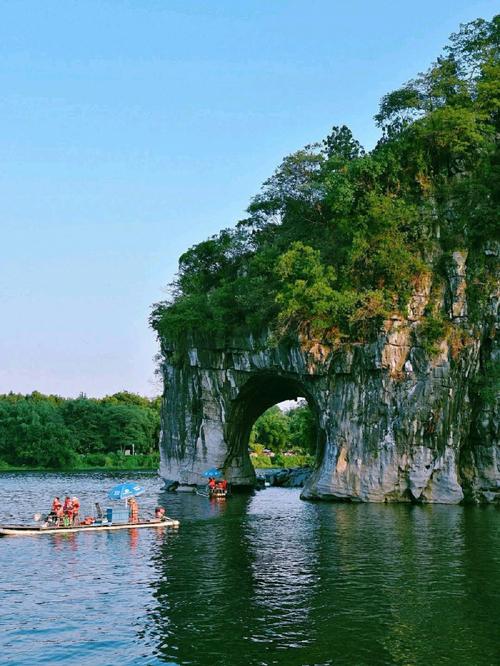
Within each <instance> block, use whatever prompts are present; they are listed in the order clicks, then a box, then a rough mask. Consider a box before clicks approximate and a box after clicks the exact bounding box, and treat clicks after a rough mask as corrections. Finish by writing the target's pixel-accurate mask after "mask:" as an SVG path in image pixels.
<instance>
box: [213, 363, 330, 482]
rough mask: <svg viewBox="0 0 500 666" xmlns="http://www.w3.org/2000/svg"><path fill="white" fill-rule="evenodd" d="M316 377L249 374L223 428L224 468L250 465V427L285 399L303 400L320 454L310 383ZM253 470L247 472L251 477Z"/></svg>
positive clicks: (321, 439)
mask: <svg viewBox="0 0 500 666" xmlns="http://www.w3.org/2000/svg"><path fill="white" fill-rule="evenodd" d="M314 383H315V378H311V377H310V376H306V377H301V376H299V375H292V374H283V373H281V372H273V371H262V372H255V373H252V374H251V376H250V377H249V379H248V380H247V381H246V383H245V384H243V385H242V387H241V389H240V391H239V393H238V395H237V397H236V398H235V399H234V400H233V401H231V405H230V410H229V413H228V416H227V420H226V425H225V441H226V442H227V451H228V454H227V458H226V461H225V465H224V466H225V468H226V469H227V470H228V471H229V470H231V469H233V467H234V468H236V469H239V468H242V467H244V466H247V465H248V464H250V465H251V463H250V460H249V457H248V441H249V438H250V432H251V430H252V426H253V424H254V423H255V421H256V420H257V418H258V417H259V416H260V415H261V414H263V413H264V412H265V411H266V410H267V409H269V408H270V407H272V406H273V405H275V404H277V403H279V402H283V401H284V400H296V399H297V398H305V399H306V401H307V404H308V405H309V407H310V409H311V410H312V412H313V414H314V416H315V418H316V423H317V426H318V427H317V432H318V443H317V447H316V450H317V451H318V455H319V452H320V451H321V448H322V447H321V445H322V443H323V442H324V432H323V430H322V429H321V425H320V418H319V417H320V409H319V406H318V404H317V401H316V397H315V391H314V389H313V387H312V386H309V385H310V384H314ZM252 472H253V470H251V471H250V475H251V474H252Z"/></svg>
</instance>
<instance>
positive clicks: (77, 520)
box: [71, 497, 80, 525]
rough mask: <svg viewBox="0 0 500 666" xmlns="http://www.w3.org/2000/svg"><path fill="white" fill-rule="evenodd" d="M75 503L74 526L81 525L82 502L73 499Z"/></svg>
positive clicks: (76, 498) (75, 498)
mask: <svg viewBox="0 0 500 666" xmlns="http://www.w3.org/2000/svg"><path fill="white" fill-rule="evenodd" d="M71 501H72V503H73V525H79V524H80V500H79V499H78V497H73V499H72V500H71Z"/></svg>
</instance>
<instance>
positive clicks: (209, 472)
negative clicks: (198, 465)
mask: <svg viewBox="0 0 500 666" xmlns="http://www.w3.org/2000/svg"><path fill="white" fill-rule="evenodd" d="M203 476H204V477H205V478H206V479H209V478H210V477H212V478H213V479H216V478H218V477H220V476H223V474H222V472H221V471H220V469H217V467H211V468H210V469H207V471H206V472H203Z"/></svg>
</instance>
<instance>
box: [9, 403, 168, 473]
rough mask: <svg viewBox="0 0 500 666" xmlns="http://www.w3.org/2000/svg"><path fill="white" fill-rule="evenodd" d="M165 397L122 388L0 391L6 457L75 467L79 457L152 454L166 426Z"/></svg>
mask: <svg viewBox="0 0 500 666" xmlns="http://www.w3.org/2000/svg"><path fill="white" fill-rule="evenodd" d="M159 411H160V403H159V399H158V398H156V399H154V400H150V399H148V398H143V397H142V396H139V395H136V394H134V393H128V392H121V393H115V394H114V395H112V396H107V397H105V398H102V399H95V398H86V397H84V396H81V397H79V398H76V399H64V398H60V397H59V396H53V395H50V396H45V395H42V394H41V393H38V392H37V391H35V392H33V393H32V394H30V395H19V394H12V393H11V394H9V395H0V460H3V461H4V462H5V463H7V464H10V465H21V466H22V465H27V466H31V467H49V468H71V467H74V466H75V465H77V464H78V455H80V456H92V455H95V454H108V453H118V452H123V451H124V450H125V449H129V450H134V451H135V452H136V453H138V454H150V453H152V452H153V451H154V450H155V449H156V447H157V442H158V436H159V427H160V413H159Z"/></svg>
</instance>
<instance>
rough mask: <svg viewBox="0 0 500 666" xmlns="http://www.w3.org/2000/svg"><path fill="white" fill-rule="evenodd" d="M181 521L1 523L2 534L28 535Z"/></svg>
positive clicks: (153, 525)
mask: <svg viewBox="0 0 500 666" xmlns="http://www.w3.org/2000/svg"><path fill="white" fill-rule="evenodd" d="M179 525H180V523H179V521H178V520H174V519H173V518H167V519H166V520H148V521H145V522H140V523H107V524H100V525H96V524H95V523H94V524H93V525H78V526H73V527H71V526H68V527H55V526H52V525H51V526H50V527H43V526H42V525H0V536H25V535H26V536H28V535H31V536H32V535H37V534H68V533H69V532H108V531H110V530H130V529H136V528H143V527H156V528H158V527H171V528H174V529H175V528H177V527H179Z"/></svg>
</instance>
